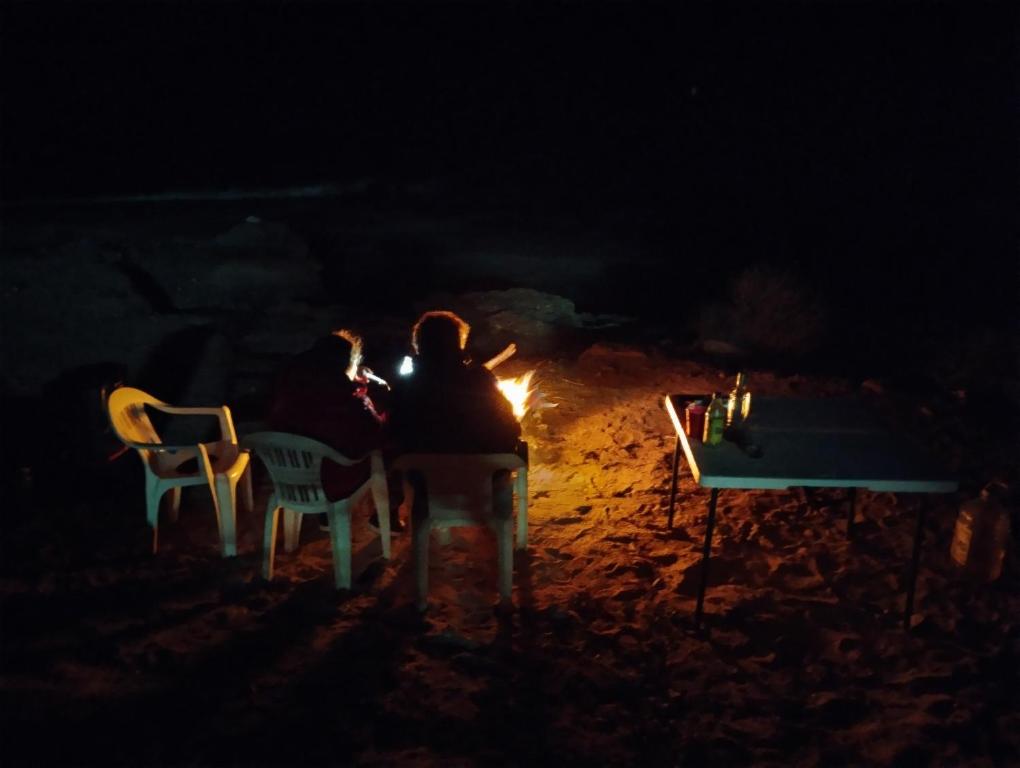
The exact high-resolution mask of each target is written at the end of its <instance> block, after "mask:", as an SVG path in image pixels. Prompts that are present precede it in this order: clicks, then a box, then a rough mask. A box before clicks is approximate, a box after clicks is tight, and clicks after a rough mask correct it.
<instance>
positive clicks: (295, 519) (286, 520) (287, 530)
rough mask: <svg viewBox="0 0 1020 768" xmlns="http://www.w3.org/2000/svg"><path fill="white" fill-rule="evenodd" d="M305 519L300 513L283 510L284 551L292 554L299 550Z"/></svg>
mask: <svg viewBox="0 0 1020 768" xmlns="http://www.w3.org/2000/svg"><path fill="white" fill-rule="evenodd" d="M303 518H304V515H302V514H301V513H300V512H295V511H294V510H292V509H287V508H286V507H284V509H283V551H284V552H287V553H290V552H293V551H294V550H295V549H297V548H298V542H299V541H300V540H301V523H302V520H303Z"/></svg>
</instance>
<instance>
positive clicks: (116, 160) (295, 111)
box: [0, 2, 1020, 338]
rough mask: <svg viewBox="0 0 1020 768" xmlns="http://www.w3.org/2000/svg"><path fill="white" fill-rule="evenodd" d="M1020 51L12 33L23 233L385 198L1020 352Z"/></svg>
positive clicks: (653, 23) (277, 16)
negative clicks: (273, 192) (780, 272)
mask: <svg viewBox="0 0 1020 768" xmlns="http://www.w3.org/2000/svg"><path fill="white" fill-rule="evenodd" d="M1016 22H1017V14H1016V12H1015V10H1014V9H1012V8H1010V7H1009V6H1008V5H1007V4H964V3H959V4H940V5H938V6H935V7H927V6H922V5H920V4H913V3H889V4H881V5H879V4H862V3H839V2H823V3H780V4H773V5H767V4H763V3H747V4H737V3H729V4H724V5H723V6H721V7H720V6H709V5H707V4H683V5H679V6H674V5H671V4H661V3H654V4H645V5H629V4H620V3H595V4H574V3H556V4H547V5H541V6H532V5H530V4H526V3H509V2H506V3H493V4H484V5H476V4H471V3H426V4H409V3H397V2H391V3H382V4H374V3H360V2H352V3H339V4H326V3H288V2H278V3H266V2H257V3H253V4H245V5H244V6H243V7H242V6H239V5H234V4H223V3H211V4H191V3H182V4H175V3H145V4H125V3H119V2H104V3H21V4H14V5H9V6H6V7H5V9H4V10H3V25H2V27H3V32H2V35H3V45H2V48H0V56H2V63H3V67H2V69H3V72H4V75H3V77H4V86H3V93H4V104H3V114H4V119H3V133H2V146H0V160H2V162H0V167H2V169H3V172H2V177H0V178H2V181H0V196H2V200H3V201H4V202H5V203H6V204H5V205H4V206H3V211H4V214H3V215H4V217H5V219H8V221H9V222H11V223H15V222H16V221H18V220H19V218H20V219H23V218H24V217H26V216H36V215H38V216H46V215H48V214H47V213H46V212H45V210H46V209H45V207H43V208H42V209H41V210H40V211H39V212H36V213H32V212H31V208H32V206H29V207H28V208H26V207H25V205H24V203H26V202H30V201H33V200H34V201H40V200H41V201H44V202H45V201H46V200H60V199H66V198H83V199H86V200H88V199H90V198H101V197H106V196H112V197H117V196H131V195H160V194H166V193H172V192H174V191H184V192H188V191H192V192H193V191H196V190H198V191H206V192H209V193H211V194H213V195H215V194H216V193H217V192H222V191H223V190H251V189H262V188H268V189H278V188H287V187H294V186H303V185H335V186H337V187H339V188H341V189H349V188H351V187H352V186H353V187H355V188H356V187H357V185H359V184H361V185H365V186H366V188H368V189H369V190H371V189H376V190H378V193H377V194H375V193H372V192H371V191H370V192H369V193H368V194H365V195H361V197H360V198H359V197H358V195H353V196H352V197H353V199H355V200H356V201H357V202H359V203H360V204H365V201H366V200H367V201H368V202H367V204H368V205H375V204H376V203H377V202H378V204H379V205H400V204H403V205H405V207H408V208H410V209H421V210H422V211H424V215H433V216H435V215H454V216H456V215H458V214H464V213H467V212H470V211H472V210H475V209H478V210H486V211H490V212H492V211H505V212H507V213H509V214H511V215H513V216H517V217H520V218H521V219H522V220H523V221H526V222H543V221H560V222H569V226H570V227H573V228H574V229H575V231H582V232H583V231H587V232H591V233H592V234H593V236H598V235H599V234H600V233H604V234H605V235H606V237H609V238H616V239H619V240H621V241H625V242H626V243H628V244H629V247H631V248H632V249H633V259H634V262H635V264H636V265H640V266H641V268H646V267H648V265H652V266H653V267H654V268H656V269H657V270H658V271H659V273H660V274H663V275H664V276H665V277H667V278H669V279H674V280H675V279H677V278H682V277H687V276H690V275H691V273H692V272H693V274H694V276H695V278H696V279H699V280H701V279H707V278H709V277H710V276H711V274H712V273H713V272H714V271H718V270H722V271H725V270H730V271H732V270H734V269H740V268H743V267H746V266H750V265H755V264H765V265H770V266H773V267H776V268H778V269H789V270H792V271H794V272H797V273H799V274H801V275H802V276H804V277H805V278H806V279H808V280H809V282H810V283H812V284H813V285H815V286H817V287H818V289H819V290H820V291H821V292H822V295H826V296H829V297H830V298H831V304H832V309H833V311H834V313H838V314H839V315H841V316H844V317H849V318H850V322H851V323H853V322H856V321H855V320H854V319H853V317H852V316H853V314H854V312H855V309H854V308H855V307H857V306H862V305H870V306H871V307H872V312H871V314H872V315H874V323H875V325H876V327H878V328H879V329H880V328H881V326H882V325H883V324H887V323H890V322H898V320H900V319H904V318H912V320H911V321H912V322H913V323H914V324H915V325H918V326H919V327H924V326H925V323H929V324H931V325H932V326H933V327H935V326H937V327H946V326H952V325H954V324H958V323H959V322H967V323H977V324H991V325H996V324H1000V325H1001V324H1002V323H1006V324H1015V322H1016V318H1015V312H1014V311H1013V308H1014V307H1015V305H1016V295H1017V288H1016V278H1017V275H1016V269H1015V268H1012V267H1011V266H1010V265H1013V264H1015V263H1016V253H1017V245H1018V242H1020V241H1018V222H1017V217H1016V215H1015V210H1017V209H1018V208H1020V174H1018V158H1020V122H1018V104H1020V88H1018V77H1017V72H1018V71H1020V66H1018V57H1017V41H1016V35H1015V34H1014V33H1015V31H1016ZM409 189H412V190H424V192H423V193H421V194H417V193H416V194H415V195H407V194H405V192H406V191H407V190H409ZM402 196H403V197H402ZM19 203H21V204H19ZM347 204H348V200H347V199H346V198H343V197H340V198H338V199H337V206H338V207H343V206H345V205H347ZM301 206H302V203H301V202H300V201H296V202H294V204H293V205H292V208H291V210H295V211H296V210H298V209H299V208H300V207H301ZM308 207H309V208H313V207H315V204H314V203H311V202H309V205H308ZM317 210H323V211H328V210H329V209H328V206H327V205H319V206H318V208H317ZM323 215H324V216H327V217H328V216H330V215H332V214H329V213H324V214H323ZM713 265H717V266H713ZM436 277H437V278H439V277H441V276H438V275H437V276H436ZM618 277H621V278H622V280H623V282H622V285H624V286H626V287H627V289H628V290H630V291H638V292H647V294H648V296H649V298H650V299H651V301H650V302H649V304H650V305H652V306H661V305H662V303H663V301H665V300H666V299H667V298H668V295H669V289H668V287H666V286H664V285H663V284H661V283H660V284H657V285H649V284H648V281H647V279H645V278H643V277H640V276H634V275H631V274H628V273H627V272H626V271H625V272H624V273H623V274H622V276H621V275H618ZM918 316H920V317H921V319H920V320H918V319H917V317H918ZM851 330H852V329H851ZM876 338H880V332H879V335H878V337H876Z"/></svg>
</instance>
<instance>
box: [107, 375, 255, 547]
mask: <svg viewBox="0 0 1020 768" xmlns="http://www.w3.org/2000/svg"><path fill="white" fill-rule="evenodd" d="M146 406H149V407H150V408H154V409H156V410H158V411H161V412H163V413H167V414H171V415H176V416H215V417H216V419H217V420H218V422H219V430H220V439H219V440H217V441H214V442H209V443H197V444H195V445H167V444H165V443H164V442H163V441H162V439H161V438H160V436H159V434H158V433H157V432H156V429H155V428H154V427H153V426H152V422H151V421H150V420H149V416H148V414H146V412H145V407H146ZM106 409H107V413H108V415H109V417H110V424H111V426H112V427H113V431H114V432H115V433H116V434H117V437H118V438H120V440H121V442H123V443H124V445H126V446H127V447H129V448H134V449H135V450H136V451H137V452H138V455H139V457H140V458H141V460H142V465H143V466H144V468H145V505H146V516H147V518H148V522H149V525H150V527H151V528H152V551H153V553H155V552H156V551H157V550H158V547H159V507H160V500H161V499H162V498H163V495H164V494H165V493H166V492H167V491H170V519H171V520H172V521H176V520H177V515H178V513H179V511H180V505H181V489H182V488H184V487H187V486H191V485H206V486H208V488H209V491H210V493H211V494H212V500H213V507H214V509H215V510H216V527H217V529H218V530H219V536H220V544H221V548H222V551H223V555H224V557H232V556H234V555H236V554H237V484H238V482H239V481H240V480H241V478H242V477H243V478H244V485H243V490H244V497H245V503H246V505H247V507H248V508H249V509H251V508H252V506H253V503H252V488H251V472H250V471H248V469H249V466H250V461H249V457H248V454H247V453H244V452H243V451H241V450H240V448H239V447H238V444H237V433H236V432H235V431H234V422H233V420H232V419H231V417H230V409H229V408H228V407H227V406H225V405H223V406H220V407H210V408H183V407H176V406H172V405H168V404H166V403H164V402H163V401H161V400H158V399H157V398H155V397H153V396H152V395H150V394H148V393H146V392H143V391H142V390H140V389H135V388H134V387H119V388H117V389H115V390H113V391H112V392H111V393H110V396H109V397H108V398H107V401H106ZM191 460H195V463H196V466H195V469H194V470H191V469H182V467H183V465H184V464H185V463H187V462H189V461H191Z"/></svg>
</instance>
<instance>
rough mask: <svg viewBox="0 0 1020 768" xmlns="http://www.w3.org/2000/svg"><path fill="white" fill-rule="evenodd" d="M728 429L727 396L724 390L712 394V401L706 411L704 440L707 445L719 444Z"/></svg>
mask: <svg viewBox="0 0 1020 768" xmlns="http://www.w3.org/2000/svg"><path fill="white" fill-rule="evenodd" d="M725 429H726V398H725V396H724V395H723V393H722V392H716V393H715V394H714V395H712V402H710V403H709V404H708V410H707V411H706V412H705V434H704V435H703V436H702V442H704V443H705V445H719V443H721V442H722V440H723V431H724V430H725Z"/></svg>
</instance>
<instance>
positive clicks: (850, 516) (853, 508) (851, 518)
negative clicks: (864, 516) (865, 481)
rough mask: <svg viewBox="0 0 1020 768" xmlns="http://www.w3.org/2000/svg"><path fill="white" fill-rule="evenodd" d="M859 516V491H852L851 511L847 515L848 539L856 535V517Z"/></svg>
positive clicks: (854, 489) (853, 489)
mask: <svg viewBox="0 0 1020 768" xmlns="http://www.w3.org/2000/svg"><path fill="white" fill-rule="evenodd" d="M856 515H857V489H856V488H851V489H850V509H848V510H847V513H846V537H847V538H848V539H849V538H851V537H852V536H853V535H854V517H855V516H856Z"/></svg>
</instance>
